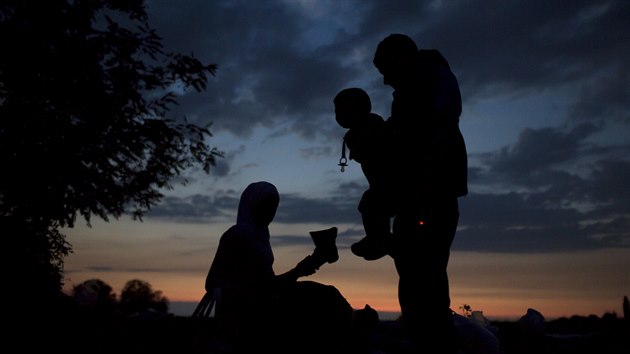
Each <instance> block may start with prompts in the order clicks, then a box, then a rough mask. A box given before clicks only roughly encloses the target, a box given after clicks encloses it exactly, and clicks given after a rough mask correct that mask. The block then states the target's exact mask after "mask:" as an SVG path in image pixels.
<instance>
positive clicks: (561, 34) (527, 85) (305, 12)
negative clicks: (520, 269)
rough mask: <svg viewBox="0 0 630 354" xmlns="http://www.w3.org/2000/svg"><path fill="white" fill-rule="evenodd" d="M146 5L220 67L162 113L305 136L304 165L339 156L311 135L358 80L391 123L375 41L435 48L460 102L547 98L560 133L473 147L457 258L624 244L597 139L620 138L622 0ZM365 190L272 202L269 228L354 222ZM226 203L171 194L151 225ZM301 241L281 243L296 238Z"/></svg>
mask: <svg viewBox="0 0 630 354" xmlns="http://www.w3.org/2000/svg"><path fill="white" fill-rule="evenodd" d="M149 4H150V9H151V13H150V16H151V18H152V19H153V23H154V25H155V26H156V28H157V30H158V33H160V34H161V35H162V36H163V37H164V39H165V42H166V44H167V47H169V48H173V49H175V50H178V51H183V52H191V51H192V52H194V54H195V55H196V56H198V57H200V58H202V59H203V60H205V61H208V62H213V63H217V64H218V65H219V70H218V72H217V76H216V77H215V78H212V79H211V80H210V83H209V86H208V90H207V91H205V92H203V93H201V94H185V95H184V96H182V97H181V105H180V106H179V107H178V110H179V111H174V113H176V114H177V113H181V112H187V114H190V118H191V119H196V120H199V121H202V122H208V121H212V122H214V125H213V126H212V131H213V132H214V133H222V132H231V133H233V134H235V135H236V136H237V137H239V138H244V137H247V136H249V135H250V134H251V133H252V132H253V131H254V129H256V128H257V127H259V126H264V127H271V128H273V129H272V130H273V131H274V134H278V135H282V134H297V135H299V136H301V137H303V138H306V139H311V140H314V141H315V142H314V143H313V145H312V147H311V148H307V149H304V150H302V151H301V154H302V155H303V156H304V157H309V156H321V155H326V154H331V155H335V154H337V153H338V150H337V149H336V148H333V149H331V148H322V147H321V146H323V144H321V145H320V144H319V143H320V142H321V141H322V140H317V139H324V140H323V141H324V142H326V143H329V142H331V141H338V139H339V131H338V130H335V128H336V126H335V123H334V120H333V119H332V112H333V111H332V98H333V97H334V95H335V94H336V93H337V92H338V91H339V90H340V89H342V88H344V87H348V86H357V85H365V88H366V90H367V91H368V92H369V94H370V96H371V97H372V99H373V106H374V107H378V109H379V110H382V111H379V112H378V113H380V114H383V115H384V116H385V117H386V116H387V114H388V112H387V110H388V109H389V102H390V101H391V89H389V88H387V87H385V86H384V85H383V83H382V80H381V78H380V76H379V75H378V72H377V71H376V70H375V69H374V67H373V66H372V63H371V59H372V55H373V52H374V50H375V48H376V45H377V44H378V42H379V41H380V40H381V39H383V38H384V37H385V36H386V35H387V34H389V33H393V32H400V33H407V34H409V35H411V36H412V37H413V38H414V39H416V41H417V43H418V44H419V46H420V47H423V48H436V49H439V50H440V51H442V53H443V54H444V55H445V56H446V58H447V59H448V60H449V62H450V63H451V66H452V68H453V70H454V72H455V73H456V75H457V77H458V80H459V82H460V84H461V89H462V95H463V99H464V104H465V105H466V106H474V105H475V104H476V103H477V102H479V101H480V100H482V99H488V98H497V97H499V98H503V99H505V98H507V99H510V98H515V97H524V96H527V95H536V97H543V98H544V97H546V96H549V97H555V98H554V99H555V101H556V102H557V101H561V102H563V104H565V105H566V107H565V108H566V110H561V111H559V112H558V115H557V118H558V121H557V124H555V125H552V124H549V125H547V126H546V127H543V128H540V127H525V128H524V129H523V130H522V131H521V133H520V135H519V137H518V139H517V141H515V142H514V143H513V144H509V145H508V146H505V147H503V148H501V149H498V150H497V151H491V152H489V153H484V154H474V153H471V156H470V157H471V161H472V162H473V163H471V166H470V169H469V178H470V184H471V191H472V193H471V194H470V195H469V196H468V197H466V198H463V199H462V201H461V210H462V213H461V214H462V219H461V225H462V228H461V230H460V231H459V232H458V235H457V237H456V241H455V244H454V248H455V249H466V250H482V251H497V252H499V251H509V252H556V251H562V250H574V249H586V248H598V247H628V245H629V244H630V241H629V239H630V237H629V236H628V231H627V230H628V219H629V216H628V210H630V205H629V203H630V192H629V191H630V188H628V187H627V185H626V183H627V182H626V181H628V180H630V175H629V173H630V172H628V171H630V166H629V164H630V163H629V162H628V156H630V146H629V145H627V144H624V145H620V144H615V143H607V144H606V143H605V142H603V141H601V140H602V138H601V136H605V132H608V131H609V130H611V129H613V128H611V127H612V126H611V124H616V125H618V126H619V128H620V129H621V130H622V131H626V132H628V130H629V129H628V125H629V124H630V110H629V109H628V102H630V61H628V60H627V59H628V58H630V46H628V41H627V39H628V38H630V26H629V25H628V18H630V2H627V1H622V0H620V1H597V2H593V1H587V0H579V1H571V2H570V3H567V2H564V1H431V2H422V1H395V2H392V1H370V2H364V1H356V2H343V4H342V5H337V4H335V3H327V2H291V1H256V2H245V1H212V2H209V1H202V0H195V1H184V2H181V1H166V0H163V1H155V0H153V1H151V2H149ZM303 6H312V7H313V8H312V9H309V8H305V7H303ZM318 11H322V14H320V15H319V16H318ZM324 22H325V25H322V23H324ZM315 29H316V30H315ZM320 32H321V33H324V34H322V35H321V36H317V35H315V33H320ZM560 91H562V93H558V92H560ZM563 109H564V108H563ZM507 118H509V117H507ZM532 118H534V117H532ZM471 124H474V122H472V123H471ZM603 134H604V135H603ZM597 136H599V137H600V138H599V139H600V140H599V141H598V140H597V139H595V137H597ZM326 139H327V140H326ZM331 139H333V140H331ZM333 147H334V146H333ZM223 160H224V161H221V162H220V165H218V166H217V168H216V169H215V171H214V173H215V174H216V176H218V177H221V178H228V177H229V176H230V175H233V174H238V173H239V171H240V170H241V169H243V168H247V166H238V165H235V162H234V159H232V158H231V157H230V156H229V154H228V158H227V159H223ZM364 189H365V185H362V184H360V183H350V184H345V185H340V186H339V191H338V192H339V193H335V194H333V195H336V196H345V197H331V198H320V199H313V198H306V197H302V196H300V195H297V194H286V195H282V201H281V206H280V208H279V210H278V214H277V217H276V222H281V223H302V222H308V223H311V222H325V223H329V224H337V223H351V224H355V225H360V216H359V214H358V212H357V210H356V205H357V204H356V203H357V202H358V200H359V198H360V195H361V193H362V192H363V190H364ZM238 196H239V194H238V193H236V192H232V193H227V192H226V193H224V194H221V193H217V194H216V195H214V196H212V197H209V196H204V195H196V196H191V197H187V198H173V197H171V198H167V199H165V200H164V202H163V203H162V204H160V205H159V206H157V207H155V208H154V209H153V210H152V211H151V213H150V214H149V215H150V217H155V218H169V219H173V220H182V221H184V220H186V221H190V220H198V221H202V222H207V221H208V220H212V219H213V218H215V217H230V216H231V217H233V215H234V213H235V210H236V207H237V204H238ZM340 231H341V232H343V233H347V234H348V235H356V234H358V233H360V231H361V230H355V229H352V230H340ZM298 236H299V235H296V236H295V237H296V239H293V238H291V237H290V236H286V237H287V238H286V239H282V240H279V242H280V243H293V242H297V243H300V242H306V241H305V239H304V238H303V237H298ZM306 240H308V239H306ZM344 242H345V241H344Z"/></svg>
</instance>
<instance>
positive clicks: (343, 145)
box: [337, 136, 348, 172]
mask: <svg viewBox="0 0 630 354" xmlns="http://www.w3.org/2000/svg"><path fill="white" fill-rule="evenodd" d="M337 166H341V172H343V171H345V170H346V166H348V159H347V158H346V137H345V136H344V138H343V140H341V158H340V159H339V164H337Z"/></svg>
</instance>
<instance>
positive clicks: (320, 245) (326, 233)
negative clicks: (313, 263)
mask: <svg viewBox="0 0 630 354" xmlns="http://www.w3.org/2000/svg"><path fill="white" fill-rule="evenodd" d="M310 234H311V238H312V239H313V243H315V251H314V252H313V257H315V258H316V259H318V260H320V261H321V263H322V264H324V263H335V262H336V261H337V260H338V259H339V253H338V252H337V244H336V240H337V228H336V227H331V228H328V229H324V230H317V231H311V232H310Z"/></svg>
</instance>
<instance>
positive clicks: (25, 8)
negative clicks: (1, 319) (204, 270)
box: [0, 0, 222, 299]
mask: <svg viewBox="0 0 630 354" xmlns="http://www.w3.org/2000/svg"><path fill="white" fill-rule="evenodd" d="M0 45H2V55H0V166H2V170H3V172H2V173H0V232H1V233H2V235H3V236H5V242H6V241H8V243H5V245H7V246H8V248H5V249H11V250H12V251H14V252H16V253H17V254H18V255H19V257H18V258H19V260H20V263H19V264H17V265H14V268H13V269H20V270H21V271H22V272H23V273H22V274H17V275H15V276H14V279H11V280H12V281H16V282H21V283H20V284H19V286H22V287H25V288H29V287H30V291H31V293H33V294H37V298H38V299H42V297H43V296H48V295H50V296H53V295H54V294H57V293H60V290H61V286H62V285H63V259H64V257H65V256H67V255H68V254H69V253H70V252H71V251H72V247H71V245H69V244H68V243H67V242H66V240H65V236H64V235H63V234H62V233H60V231H59V230H60V229H61V228H62V227H73V226H74V223H75V221H76V218H77V216H78V215H79V216H81V217H83V218H84V219H85V220H86V222H87V224H88V225H90V218H91V216H92V215H95V216H97V217H100V218H102V219H104V220H106V221H107V220H109V217H114V218H118V217H119V216H121V215H122V214H124V213H131V214H132V215H133V216H134V218H138V219H141V217H142V215H144V213H146V211H148V210H149V209H150V208H151V206H153V205H155V204H156V203H157V202H158V201H159V200H160V199H161V198H162V196H163V194H162V193H161V190H163V189H164V188H172V185H171V181H173V180H174V177H176V176H179V175H180V174H181V172H182V171H183V170H184V169H186V168H189V167H192V166H194V165H200V166H202V167H203V169H204V170H205V171H206V172H208V171H209V169H210V168H211V166H213V165H214V163H215V159H216V158H218V157H220V156H222V152H221V151H219V150H217V149H216V148H210V146H209V145H208V144H207V140H208V139H209V138H210V137H211V136H212V134H211V133H210V131H209V126H199V125H196V124H192V123H189V122H188V121H186V120H185V119H183V120H182V119H174V118H172V117H168V112H169V109H170V108H171V107H172V105H174V104H176V103H177V96H176V95H175V93H174V88H175V87H178V88H183V89H185V90H191V89H194V90H196V91H202V90H205V89H206V85H207V77H208V75H209V74H210V75H214V73H215V71H216V65H214V64H203V63H202V62H200V61H199V60H198V59H196V58H194V56H193V55H192V54H191V55H183V54H180V53H173V52H169V51H166V50H164V48H163V45H162V40H161V38H160V37H159V36H158V35H157V33H156V31H155V30H154V29H152V28H151V27H150V25H149V22H148V16H147V13H146V8H145V5H144V3H143V1H141V0H41V1H34V0H33V1H22V0H3V1H2V3H1V4H0ZM6 239H8V240H6Z"/></svg>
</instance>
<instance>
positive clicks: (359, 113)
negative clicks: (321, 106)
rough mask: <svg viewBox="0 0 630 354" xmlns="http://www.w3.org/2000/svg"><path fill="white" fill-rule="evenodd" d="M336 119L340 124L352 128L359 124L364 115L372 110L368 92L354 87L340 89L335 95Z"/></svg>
mask: <svg viewBox="0 0 630 354" xmlns="http://www.w3.org/2000/svg"><path fill="white" fill-rule="evenodd" d="M333 103H334V104H335V119H336V120H337V123H339V125H340V126H342V127H344V128H346V129H350V128H353V127H355V126H356V125H357V122H358V121H359V120H361V118H362V117H365V116H367V115H368V114H370V112H371V111H372V102H371V101H370V96H368V94H367V92H365V91H363V90H362V89H360V88H356V87H352V88H347V89H343V90H341V91H339V93H338V94H337V95H336V96H335V98H334V100H333Z"/></svg>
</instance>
